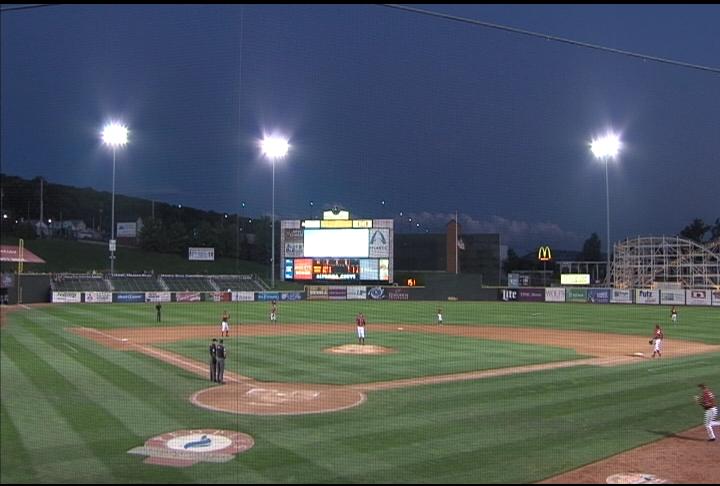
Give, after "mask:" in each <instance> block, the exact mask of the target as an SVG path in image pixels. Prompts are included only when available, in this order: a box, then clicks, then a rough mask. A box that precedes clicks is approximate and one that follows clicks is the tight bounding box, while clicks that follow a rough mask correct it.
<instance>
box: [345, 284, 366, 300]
mask: <svg viewBox="0 0 720 486" xmlns="http://www.w3.org/2000/svg"><path fill="white" fill-rule="evenodd" d="M347 298H348V300H365V299H367V287H365V286H362V285H358V286H352V287H348V288H347Z"/></svg>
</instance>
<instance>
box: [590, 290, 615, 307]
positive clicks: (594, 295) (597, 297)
mask: <svg viewBox="0 0 720 486" xmlns="http://www.w3.org/2000/svg"><path fill="white" fill-rule="evenodd" d="M588 302H591V303H593V304H609V303H610V289H588Z"/></svg>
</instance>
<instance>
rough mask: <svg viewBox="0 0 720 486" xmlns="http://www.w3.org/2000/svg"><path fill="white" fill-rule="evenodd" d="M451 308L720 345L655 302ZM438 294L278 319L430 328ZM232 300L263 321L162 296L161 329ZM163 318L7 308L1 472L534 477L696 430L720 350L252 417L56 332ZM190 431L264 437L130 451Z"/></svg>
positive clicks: (246, 477) (308, 310)
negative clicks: (656, 326) (164, 458)
mask: <svg viewBox="0 0 720 486" xmlns="http://www.w3.org/2000/svg"><path fill="white" fill-rule="evenodd" d="M453 304H454V305H453ZM453 304H448V303H442V306H443V308H444V310H445V315H446V322H448V323H451V324H460V325H478V324H492V325H522V326H531V327H532V326H537V327H545V328H552V327H555V328H558V329H582V330H599V331H608V332H618V333H625V334H640V335H646V334H648V329H650V328H651V327H650V325H651V324H652V323H653V322H654V321H655V320H656V319H660V318H662V319H665V320H666V321H667V324H666V325H665V328H666V335H668V334H669V339H672V337H673V336H678V337H681V338H683V339H693V340H696V341H703V342H707V343H715V344H717V343H720V313H719V312H718V309H711V308H681V309H680V315H681V322H680V324H679V325H678V326H677V328H674V327H670V324H669V308H666V307H660V306H648V307H643V306H602V305H598V306H591V305H577V304H576V305H568V306H567V307H564V306H561V305H555V304H545V305H540V304H537V305H528V304H515V303H510V304H501V303H486V304H470V303H461V302H458V303H453ZM316 305H317V306H316ZM437 305H438V304H437V303H362V305H361V306H360V305H358V304H355V303H342V304H341V303H293V304H290V303H281V314H280V319H281V324H280V325H282V322H291V321H295V322H345V321H347V322H352V321H351V320H350V319H351V318H352V317H354V315H355V313H356V312H357V311H358V310H360V307H362V309H361V310H363V311H364V312H365V313H366V314H368V315H369V317H370V323H371V324H372V322H404V323H423V324H425V323H430V322H433V317H434V316H433V313H434V310H435V309H436V308H437ZM225 307H227V308H229V310H230V311H231V313H232V312H235V313H236V314H237V315H239V316H241V320H242V322H243V324H242V325H250V323H252V322H266V321H267V316H266V312H267V309H268V306H267V305H266V304H261V303H258V304H235V303H233V304H232V306H228V305H224V304H197V305H189V304H167V305H165V306H164V307H163V323H162V324H163V325H168V326H172V325H182V324H198V323H200V324H203V323H205V324H215V323H216V322H217V321H219V316H220V315H221V314H222V310H223V309H224V308H225ZM666 314H667V316H666ZM154 317H155V316H154V313H153V310H152V309H151V308H150V306H149V305H147V306H146V305H142V304H140V305H136V306H133V305H96V306H92V305H65V306H53V307H48V308H34V309H32V310H28V311H21V312H18V313H16V314H13V315H11V316H9V324H8V325H7V326H5V327H3V328H2V331H0V333H1V334H0V337H1V340H0V372H1V376H0V378H1V380H2V381H1V383H2V386H1V387H0V434H1V436H0V481H1V482H3V483H11V482H21V483H38V482H40V483H48V482H53V483H56V482H63V483H70V482H72V483H95V482H98V483H207V482H232V483H277V482H280V483H291V482H303V483H340V482H343V483H344V482H354V483H358V482H398V483H403V482H410V483H417V482H433V483H446V482H463V483H478V482H480V483H482V482H486V483H490V482H506V483H507V482H532V481H537V480H540V479H542V478H544V477H548V476H551V475H554V474H557V473H560V472H563V471H566V470H570V469H574V468H576V467H579V466H581V465H583V464H586V463H588V462H592V461H596V460H599V459H601V458H604V457H607V456H609V455H613V454H616V453H618V452H621V451H623V450H627V449H630V448H633V447H636V446H638V445H640V444H643V443H647V442H650V441H653V440H657V439H660V438H663V437H665V436H667V435H669V434H671V433H674V432H679V431H681V430H685V429H687V428H690V427H693V426H697V425H700V424H701V422H702V415H701V410H700V409H699V408H698V407H697V406H696V405H694V404H693V403H692V401H691V396H692V395H693V394H695V392H696V387H695V384H696V383H698V382H700V381H705V382H707V383H708V385H710V386H711V387H712V388H714V389H716V390H717V389H720V376H719V374H718V370H719V369H720V353H710V354H704V355H699V356H694V357H685V358H677V359H667V360H661V361H657V360H656V361H650V360H643V361H639V362H638V363H635V364H631V365H626V366H619V367H610V368H597V367H587V366H580V367H575V368H569V369H562V370H551V371H544V372H537V373H528V374H522V375H515V376H505V377H501V378H490V379H484V380H477V381H470V382H458V383H451V384H443V385H432V386H419V387H413V388H409V389H398V390H391V391H383V392H373V393H370V394H369V395H368V400H367V402H366V403H364V404H363V405H362V406H360V407H356V408H353V409H348V410H344V411H341V412H337V413H330V414H322V415H306V416H287V417H257V416H242V415H232V414H224V413H214V412H211V411H208V410H204V409H200V408H197V407H194V406H193V405H191V404H190V403H189V401H188V398H189V396H190V395H192V393H194V392H195V391H197V390H200V389H202V388H205V387H206V386H208V383H207V380H206V379H203V378H202V377H199V376H195V375H193V374H191V373H188V372H185V371H182V370H179V369H177V368H176V367H174V366H172V365H169V364H166V363H162V362H160V361H158V360H155V359H153V358H150V357H147V356H144V355H141V354H138V353H127V352H121V351H114V350H110V349H107V348H104V347H102V346H100V345H98V344H96V343H94V342H91V341H89V340H86V339H84V338H82V337H80V336H76V335H73V334H70V333H68V332H66V331H64V328H66V327H72V326H86V327H98V328H110V327H120V326H131V325H135V326H147V325H155V322H154ZM660 322H662V321H660ZM243 339H245V338H243ZM253 339H256V338H253ZM285 339H288V338H287V337H283V338H278V341H277V344H278V346H282V345H283V340H285ZM344 339H345V338H344V337H343V340H344ZM263 340H264V339H263ZM271 341H272V340H268V342H271ZM269 346H271V344H270V345H269ZM204 348H205V346H203V349H204ZM230 350H231V352H234V351H233V348H232V347H231V349H230ZM267 351H268V354H270V355H272V350H271V349H268V350H267ZM370 358H377V357H370ZM272 364H273V366H274V367H276V368H283V367H287V368H290V367H291V366H296V365H297V364H296V363H293V362H287V363H286V362H284V361H283V360H281V359H279V360H276V361H275V362H274V363H272ZM258 366H259V364H258ZM186 428H219V429H229V430H237V431H241V432H244V433H247V434H250V435H251V436H253V438H254V439H255V447H253V448H252V449H251V450H250V451H248V452H246V453H244V454H241V455H240V456H238V457H237V458H236V459H234V460H233V461H231V462H229V463H225V464H198V465H195V466H193V467H191V468H187V469H172V468H165V467H157V466H150V465H145V464H143V463H142V458H141V457H138V456H131V455H129V454H127V453H126V451H128V450H129V449H131V448H133V447H137V446H140V445H142V444H143V443H144V441H145V440H147V439H148V438H150V437H153V436H155V435H159V434H162V433H165V432H169V431H173V430H180V429H186Z"/></svg>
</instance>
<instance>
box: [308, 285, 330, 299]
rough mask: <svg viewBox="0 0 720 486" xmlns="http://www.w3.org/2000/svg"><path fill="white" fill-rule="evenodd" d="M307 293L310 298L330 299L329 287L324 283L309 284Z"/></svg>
mask: <svg viewBox="0 0 720 486" xmlns="http://www.w3.org/2000/svg"><path fill="white" fill-rule="evenodd" d="M305 293H306V294H307V298H308V300H328V288H327V287H325V286H322V285H308V286H307V287H305Z"/></svg>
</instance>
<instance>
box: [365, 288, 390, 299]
mask: <svg viewBox="0 0 720 486" xmlns="http://www.w3.org/2000/svg"><path fill="white" fill-rule="evenodd" d="M387 298H388V296H387V292H385V289H384V288H382V287H370V288H368V291H367V299H369V300H387Z"/></svg>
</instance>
